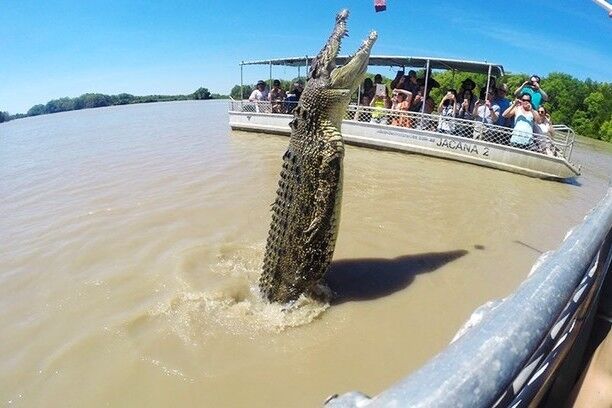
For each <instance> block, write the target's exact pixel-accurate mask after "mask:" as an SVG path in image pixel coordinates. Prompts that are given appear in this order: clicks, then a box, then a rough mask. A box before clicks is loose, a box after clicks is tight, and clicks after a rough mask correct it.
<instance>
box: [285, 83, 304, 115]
mask: <svg viewBox="0 0 612 408" xmlns="http://www.w3.org/2000/svg"><path fill="white" fill-rule="evenodd" d="M302 90H303V86H302V84H301V83H300V82H294V83H293V87H292V89H291V91H289V92H288V93H287V95H286V97H285V102H284V110H285V112H286V113H291V112H292V111H293V109H295V107H296V106H297V104H298V101H299V100H300V96H302Z"/></svg>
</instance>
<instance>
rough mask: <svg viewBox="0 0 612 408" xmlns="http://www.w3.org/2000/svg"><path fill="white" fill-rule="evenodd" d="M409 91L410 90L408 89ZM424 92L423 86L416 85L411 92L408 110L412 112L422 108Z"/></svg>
mask: <svg viewBox="0 0 612 408" xmlns="http://www.w3.org/2000/svg"><path fill="white" fill-rule="evenodd" d="M409 92H411V91H409ZM424 93H425V87H424V86H417V88H416V91H415V92H414V93H413V95H414V97H413V98H412V103H411V104H410V110H411V111H412V112H420V111H421V109H422V108H423V99H424V97H423V95H424Z"/></svg>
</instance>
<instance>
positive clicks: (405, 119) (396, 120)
mask: <svg viewBox="0 0 612 408" xmlns="http://www.w3.org/2000/svg"><path fill="white" fill-rule="evenodd" d="M410 98H412V94H411V93H410V92H408V91H406V90H403V89H394V90H393V97H392V98H391V100H392V102H393V104H392V106H391V109H392V110H396V111H399V112H398V113H397V114H394V115H393V120H392V121H391V124H393V125H395V126H401V127H410V117H409V116H408V110H409V109H410V102H409V99H410Z"/></svg>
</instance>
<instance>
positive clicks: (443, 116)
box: [438, 89, 459, 134]
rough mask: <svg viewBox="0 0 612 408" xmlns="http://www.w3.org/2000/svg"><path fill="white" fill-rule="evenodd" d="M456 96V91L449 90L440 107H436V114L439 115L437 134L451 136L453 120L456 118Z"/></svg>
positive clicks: (453, 129)
mask: <svg viewBox="0 0 612 408" xmlns="http://www.w3.org/2000/svg"><path fill="white" fill-rule="evenodd" d="M456 95H457V91H455V90H454V89H449V90H448V92H446V95H444V97H443V98H442V100H441V101H440V105H438V113H439V114H440V119H439V121H438V132H440V133H451V134H452V133H454V131H455V121H454V120H453V119H454V118H455V116H457V111H458V110H459V105H458V104H457V96H456Z"/></svg>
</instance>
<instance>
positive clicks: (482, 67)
mask: <svg viewBox="0 0 612 408" xmlns="http://www.w3.org/2000/svg"><path fill="white" fill-rule="evenodd" d="M348 58H349V56H348V55H339V56H338V57H336V65H344V64H345V63H346V60H347V59H348ZM312 59H313V57H309V56H304V57H291V58H278V59H269V60H260V61H243V62H241V63H240V65H282V66H289V67H303V66H305V65H308V64H309V63H310V62H311V61H312ZM427 61H429V66H430V68H431V69H444V70H451V71H460V72H474V73H479V74H487V73H488V72H489V66H491V75H493V76H496V77H499V76H503V75H504V67H503V66H501V65H500V64H494V63H489V62H486V61H465V60H456V59H446V58H434V57H407V56H388V55H371V56H370V61H369V62H368V66H384V67H402V68H404V67H409V68H426V67H427Z"/></svg>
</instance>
